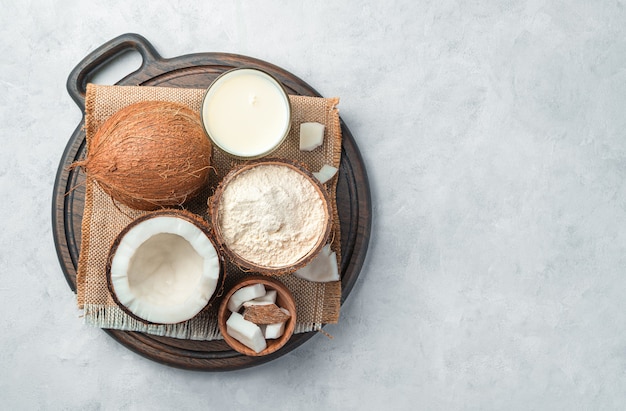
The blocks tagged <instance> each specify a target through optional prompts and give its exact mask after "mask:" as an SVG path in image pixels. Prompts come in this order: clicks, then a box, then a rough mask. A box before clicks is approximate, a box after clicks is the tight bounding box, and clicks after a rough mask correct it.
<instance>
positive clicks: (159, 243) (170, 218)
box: [107, 210, 224, 324]
mask: <svg viewBox="0 0 626 411" xmlns="http://www.w3.org/2000/svg"><path fill="white" fill-rule="evenodd" d="M223 267H224V264H223V261H222V258H221V257H220V255H219V254H218V252H217V247H216V246H215V243H214V241H213V239H212V238H211V230H210V228H209V226H208V224H207V223H206V222H205V221H204V220H203V219H202V218H200V217H199V216H197V215H195V214H192V213H190V212H188V211H182V210H159V211H154V212H151V213H148V214H146V215H144V216H142V217H139V218H138V219H136V220H134V221H133V222H132V223H130V224H129V225H128V226H127V227H126V228H125V229H124V230H123V231H122V232H121V233H120V234H119V235H118V237H117V238H116V240H115V241H114V243H113V245H112V247H111V250H110V253H109V259H108V263H107V282H108V286H109V290H110V291H111V295H112V296H113V299H114V300H115V301H116V302H117V303H118V304H119V306H120V307H121V308H122V309H123V310H124V311H125V312H126V313H128V314H129V315H130V316H132V317H134V318H136V319H138V320H140V321H143V322H147V323H154V324H175V323H179V322H183V321H186V320H189V319H191V318H192V317H194V316H195V315H196V314H198V313H199V312H200V311H202V309H203V308H204V307H206V306H207V304H209V302H211V300H212V298H213V296H214V295H215V294H216V293H215V291H216V290H217V288H218V286H219V285H220V284H221V280H222V278H223V275H224V274H223Z"/></svg>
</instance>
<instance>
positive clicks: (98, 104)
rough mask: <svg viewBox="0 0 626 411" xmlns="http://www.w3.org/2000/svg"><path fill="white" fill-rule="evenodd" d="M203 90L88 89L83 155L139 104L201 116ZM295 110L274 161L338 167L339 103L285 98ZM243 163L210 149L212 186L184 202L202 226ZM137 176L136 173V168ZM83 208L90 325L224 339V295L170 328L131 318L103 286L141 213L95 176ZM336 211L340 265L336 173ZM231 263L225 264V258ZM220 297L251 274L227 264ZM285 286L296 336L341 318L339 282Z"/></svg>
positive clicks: (83, 284) (81, 302)
mask: <svg viewBox="0 0 626 411" xmlns="http://www.w3.org/2000/svg"><path fill="white" fill-rule="evenodd" d="M204 91H205V90H203V89H181V88H166V87H142V86H101V85H93V84H89V85H88V86H87V95H86V100H85V132H86V139H87V150H89V144H90V141H91V139H92V137H93V136H94V135H95V133H96V131H97V130H98V128H99V127H100V126H101V125H102V124H103V123H104V122H105V121H106V120H107V119H108V118H109V117H110V116H112V115H113V114H115V113H116V112H117V111H119V110H120V109H122V108H123V107H126V106H128V105H131V104H133V103H137V102H141V101H169V102H175V103H180V104H184V105H186V106H187V107H189V108H190V109H191V110H194V111H198V112H199V111H200V105H201V101H202V97H203V94H204ZM289 98H290V100H291V105H292V114H291V116H292V117H291V121H292V126H291V131H290V133H289V135H288V136H287V138H286V139H285V141H284V142H283V144H282V145H281V146H280V147H279V148H278V149H277V150H276V151H274V152H273V153H272V154H271V156H272V157H273V158H285V159H290V160H296V161H299V162H301V163H302V164H304V165H306V166H307V167H308V168H309V169H310V170H311V171H317V170H319V169H320V168H321V167H322V166H323V165H324V164H329V165H332V166H334V167H337V168H338V167H339V162H340V159H341V138H342V137H341V126H340V122H339V112H338V109H337V104H338V103H339V100H338V99H337V98H329V99H326V98H318V97H304V96H289ZM311 121H314V122H319V123H322V124H324V125H325V132H324V144H323V146H322V147H320V148H317V149H315V150H313V151H311V152H303V151H300V149H299V130H300V124H301V123H303V122H311ZM242 162H243V161H242V160H235V159H234V158H232V157H230V156H228V155H226V154H224V153H222V152H221V151H220V150H218V149H216V148H213V154H212V166H213V167H214V168H215V170H214V172H212V173H211V174H210V177H209V184H208V185H207V187H206V189H204V190H203V191H202V192H201V193H200V194H199V195H198V196H197V197H195V198H194V199H193V200H192V201H189V202H187V203H185V204H184V205H183V207H184V208H185V209H187V210H189V211H191V212H193V213H194V214H197V215H199V216H200V217H202V218H204V219H205V220H206V221H210V218H209V217H208V215H207V199H208V197H209V196H210V195H212V193H213V190H214V188H215V187H216V186H217V185H218V183H219V182H220V181H221V179H222V178H223V177H224V176H225V175H226V174H227V173H228V172H229V171H230V170H231V169H232V168H233V167H235V166H237V165H240V164H241V163H242ZM138 172H139V171H138ZM85 184H86V194H85V209H84V213H83V221H82V232H81V234H82V241H81V247H80V258H79V263H78V270H77V278H76V279H77V303H78V306H79V308H81V309H83V311H84V319H85V322H86V323H87V324H90V325H93V326H96V327H101V328H110V329H118V330H127V331H140V332H145V333H149V334H154V335H160V336H168V337H175V338H183V339H192V340H214V339H221V338H222V336H221V334H220V332H219V327H218V324H217V310H218V305H219V302H220V301H221V298H218V299H216V300H215V302H214V303H213V305H211V306H209V307H207V308H206V309H205V310H203V311H202V312H201V313H200V314H198V315H197V316H196V317H194V318H192V319H191V320H189V321H186V322H183V323H180V324H174V325H154V324H152V325H147V324H144V323H142V322H140V321H138V320H135V319H133V318H132V317H130V316H128V315H127V314H126V313H124V311H123V310H122V309H121V308H120V307H118V306H117V304H116V303H115V301H114V299H113V297H112V296H111V294H110V292H109V290H108V287H107V281H106V262H107V258H108V253H109V248H110V246H111V244H112V243H113V241H114V239H115V237H116V236H117V235H118V234H119V233H120V232H121V231H122V230H123V229H124V228H125V227H126V226H127V225H128V224H129V223H130V222H131V221H133V220H134V219H135V218H138V217H140V216H142V215H144V214H145V213H146V212H145V211H141V210H137V209H133V208H130V207H127V206H125V205H123V204H121V203H119V202H116V201H114V200H113V199H112V198H111V197H110V196H109V195H108V194H107V193H106V192H105V191H104V190H103V189H102V188H101V187H100V186H99V185H98V183H97V182H96V181H94V180H93V179H90V178H87V181H86V183H85ZM326 188H327V190H328V197H329V199H330V201H331V206H332V210H333V225H332V232H331V236H330V239H331V240H330V241H331V248H332V249H333V251H335V252H336V253H337V258H338V263H339V264H340V262H341V255H340V251H341V247H340V225H339V217H338V212H337V204H336V189H337V176H335V177H333V179H332V180H331V181H330V182H329V183H327V184H326ZM226 260H227V261H228V259H226ZM225 268H226V276H225V281H224V285H223V290H221V292H222V293H223V294H225V293H226V291H227V290H228V289H229V288H230V287H231V286H232V285H233V284H234V283H235V282H236V281H237V280H240V279H242V278H245V277H246V276H249V275H252V274H253V273H246V272H244V271H242V270H241V269H240V268H239V267H237V266H235V265H234V264H232V263H230V262H227V264H226V267H225ZM275 278H277V279H278V280H279V281H281V282H282V283H283V284H285V285H286V286H287V288H289V290H290V291H291V292H292V294H293V295H294V298H295V300H296V306H297V319H298V322H297V324H296V329H295V333H303V332H309V331H317V330H320V329H321V327H322V325H323V324H329V323H336V322H338V320H339V311H340V304H341V282H339V281H336V282H330V283H313V282H309V281H306V280H303V279H300V278H298V277H295V276H293V275H291V274H287V275H283V276H279V277H275Z"/></svg>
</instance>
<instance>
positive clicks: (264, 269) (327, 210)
mask: <svg viewBox="0 0 626 411" xmlns="http://www.w3.org/2000/svg"><path fill="white" fill-rule="evenodd" d="M266 165H278V166H282V167H288V168H290V169H291V170H293V171H296V172H297V173H299V174H300V175H302V176H303V177H305V178H306V180H307V181H309V182H310V183H311V185H312V187H313V188H314V189H315V191H316V192H317V193H318V195H319V197H320V199H321V200H322V204H323V206H324V221H323V224H324V225H323V229H322V232H321V233H320V236H319V238H318V239H317V242H316V244H315V245H314V246H313V248H311V249H310V250H309V251H308V252H307V253H306V254H304V255H302V256H301V257H300V258H299V259H298V260H297V261H296V262H295V263H292V264H288V265H283V266H263V265H259V264H256V263H255V262H252V261H249V260H247V259H245V258H244V257H243V256H241V255H239V254H237V253H236V252H234V251H233V250H231V249H230V248H229V246H228V244H227V243H226V241H225V240H224V236H223V234H222V231H221V227H220V211H219V209H220V201H221V197H222V195H223V193H224V190H225V189H226V187H227V186H228V184H229V183H230V182H231V181H232V180H233V179H235V178H236V177H237V176H238V175H239V174H241V173H243V172H246V171H249V170H250V169H252V168H254V167H260V166H266ZM207 203H208V204H207V205H208V213H209V214H210V216H211V225H212V226H213V232H214V235H215V239H216V240H217V242H218V243H219V244H220V246H221V248H222V250H223V251H224V254H226V255H227V256H228V258H229V259H230V260H231V261H232V262H233V263H234V264H235V265H237V266H238V267H240V268H242V269H244V270H246V271H251V272H255V273H259V274H262V275H268V276H275V275H283V274H288V273H293V272H294V271H296V270H298V269H300V268H302V267H304V266H305V265H307V264H308V263H309V262H311V260H312V259H313V258H315V256H317V255H318V254H319V252H320V251H321V250H322V248H323V247H324V246H325V245H326V243H327V241H328V238H329V236H330V232H331V227H332V207H331V204H330V201H329V200H328V193H327V192H326V189H325V188H324V186H323V185H322V184H321V183H320V182H319V180H318V179H317V178H315V176H314V175H313V173H311V172H310V171H309V170H308V169H307V168H306V166H304V165H303V164H301V163H299V162H297V161H293V160H287V159H263V160H253V161H248V162H246V163H244V164H242V165H240V166H238V167H235V168H233V169H232V170H231V171H230V172H229V173H228V174H227V175H226V176H225V177H224V178H223V179H222V181H221V182H220V184H219V185H218V187H217V188H216V189H215V193H214V194H213V196H212V197H210V198H209V199H208V201H207Z"/></svg>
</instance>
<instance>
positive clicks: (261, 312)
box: [243, 304, 291, 325]
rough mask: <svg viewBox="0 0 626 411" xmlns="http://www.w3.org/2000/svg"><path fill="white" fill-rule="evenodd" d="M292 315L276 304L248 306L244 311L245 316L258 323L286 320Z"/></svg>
mask: <svg viewBox="0 0 626 411" xmlns="http://www.w3.org/2000/svg"><path fill="white" fill-rule="evenodd" d="M290 316H291V315H289V314H285V312H284V311H283V310H281V309H280V307H278V306H277V305H276V304H267V305H252V306H249V307H246V309H245V310H244V312H243V318H245V319H246V320H248V321H252V322H253V323H255V324H257V325H261V324H274V323H279V322H284V321H287V320H288V319H289V317H290Z"/></svg>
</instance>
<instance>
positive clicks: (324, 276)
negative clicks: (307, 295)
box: [293, 244, 340, 282]
mask: <svg viewBox="0 0 626 411" xmlns="http://www.w3.org/2000/svg"><path fill="white" fill-rule="evenodd" d="M293 275H295V276H296V277H299V278H302V279H304V280H308V281H314V282H329V281H339V280H340V278H339V269H338V267H337V255H336V254H335V252H333V251H331V249H330V244H327V245H325V246H324V248H322V250H321V251H320V253H319V254H318V255H317V256H316V257H315V258H314V259H313V260H311V262H310V263H309V264H307V265H306V266H304V267H302V268H301V269H299V270H297V271H296V272H294V273H293Z"/></svg>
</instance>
